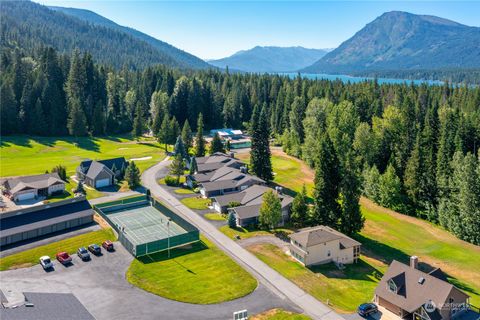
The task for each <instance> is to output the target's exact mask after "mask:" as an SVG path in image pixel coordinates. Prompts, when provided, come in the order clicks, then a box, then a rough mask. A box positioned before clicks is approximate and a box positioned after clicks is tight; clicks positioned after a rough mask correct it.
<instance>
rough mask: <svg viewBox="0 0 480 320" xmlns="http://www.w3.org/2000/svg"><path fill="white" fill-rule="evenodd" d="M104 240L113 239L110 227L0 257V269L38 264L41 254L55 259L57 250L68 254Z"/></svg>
mask: <svg viewBox="0 0 480 320" xmlns="http://www.w3.org/2000/svg"><path fill="white" fill-rule="evenodd" d="M105 240H112V241H114V240H115V235H114V234H113V232H112V229H110V228H109V229H102V230H98V231H93V232H88V233H85V234H81V235H78V236H75V237H72V238H69V239H65V240H61V241H57V242H53V243H50V244H47V245H43V246H40V247H36V248H33V249H30V250H26V251H22V252H19V253H15V254H13V255H10V256H6V257H2V258H1V259H0V270H2V271H3V270H8V269H17V268H26V267H30V266H32V265H35V264H38V263H39V261H38V259H39V258H40V257H41V256H50V258H52V259H55V255H56V254H57V253H59V252H62V251H66V252H68V253H70V254H73V253H75V252H77V249H78V248H80V247H87V246H88V245H90V244H92V243H96V244H98V245H100V244H101V243H102V242H103V241H105Z"/></svg>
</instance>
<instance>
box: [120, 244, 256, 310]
mask: <svg viewBox="0 0 480 320" xmlns="http://www.w3.org/2000/svg"><path fill="white" fill-rule="evenodd" d="M201 240H202V241H201V242H197V243H194V244H193V245H191V247H190V248H178V249H173V250H172V251H171V258H168V254H167V252H166V251H163V252H160V253H157V254H153V255H150V256H145V257H141V258H139V259H135V260H134V261H133V262H132V264H131V265H130V267H129V269H128V271H127V280H128V281H129V282H130V283H132V284H133V285H136V286H138V287H139V288H142V289H144V290H146V291H149V292H151V293H154V294H157V295H159V296H162V297H164V298H168V299H172V300H177V301H182V302H187V303H196V304H211V303H220V302H223V301H229V300H233V299H237V298H240V297H243V296H245V295H247V294H249V293H251V292H252V291H253V290H255V288H256V287H257V281H256V280H255V278H253V277H252V276H251V275H250V274H249V273H247V272H246V271H245V270H243V269H242V268H241V267H240V266H239V265H237V264H236V263H235V262H234V261H233V260H232V259H231V258H230V257H228V256H227V255H225V254H224V253H223V252H222V251H221V250H220V249H218V248H217V247H216V246H215V245H213V244H212V243H211V242H209V241H208V240H207V239H205V238H203V237H202V238H201Z"/></svg>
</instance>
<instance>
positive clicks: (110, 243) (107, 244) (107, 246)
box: [102, 240, 114, 251]
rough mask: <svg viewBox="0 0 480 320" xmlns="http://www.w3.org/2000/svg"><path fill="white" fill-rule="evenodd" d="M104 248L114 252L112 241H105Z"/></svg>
mask: <svg viewBox="0 0 480 320" xmlns="http://www.w3.org/2000/svg"><path fill="white" fill-rule="evenodd" d="M102 247H103V248H104V249H105V250H107V251H113V250H114V248H113V243H112V241H110V240H105V241H103V243H102Z"/></svg>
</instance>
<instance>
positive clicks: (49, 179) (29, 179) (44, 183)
mask: <svg viewBox="0 0 480 320" xmlns="http://www.w3.org/2000/svg"><path fill="white" fill-rule="evenodd" d="M59 183H61V184H65V182H64V181H63V180H62V179H60V176H59V175H58V173H56V172H53V173H45V174H38V175H34V176H24V177H17V178H12V179H7V180H6V181H5V186H6V187H7V189H8V190H9V191H10V193H12V194H15V193H17V192H19V191H21V190H26V189H43V188H48V187H50V186H53V185H54V184H59Z"/></svg>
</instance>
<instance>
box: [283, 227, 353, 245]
mask: <svg viewBox="0 0 480 320" xmlns="http://www.w3.org/2000/svg"><path fill="white" fill-rule="evenodd" d="M289 237H290V238H291V239H293V240H295V241H297V242H298V243H300V244H301V245H302V246H304V247H310V246H314V245H317V244H321V243H326V242H330V241H333V240H340V241H339V242H340V246H342V247H343V248H342V249H345V248H350V247H353V246H359V245H361V243H360V242H358V241H356V240H353V239H352V238H350V237H348V236H346V235H344V234H343V233H341V232H338V231H337V230H335V229H332V228H330V227H327V226H316V227H309V228H303V229H300V230H299V231H298V232H295V233H293V234H291V235H290V236H289Z"/></svg>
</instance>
